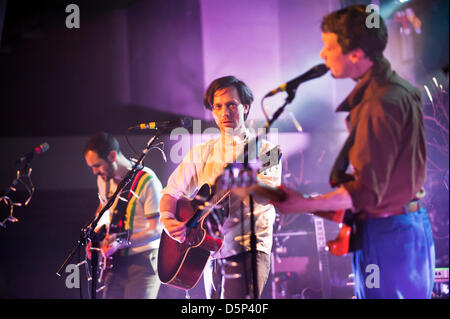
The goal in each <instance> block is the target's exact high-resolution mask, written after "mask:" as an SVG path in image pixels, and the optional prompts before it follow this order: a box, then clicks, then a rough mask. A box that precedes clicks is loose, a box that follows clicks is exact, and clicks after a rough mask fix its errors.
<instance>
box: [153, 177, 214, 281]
mask: <svg viewBox="0 0 450 319" xmlns="http://www.w3.org/2000/svg"><path fill="white" fill-rule="evenodd" d="M212 196H213V191H212V189H211V187H210V186H209V185H208V184H205V185H203V186H202V187H201V188H200V190H199V191H198V193H197V195H196V197H195V198H194V199H193V200H188V199H184V198H182V199H179V200H178V201H177V208H176V214H175V216H176V218H177V219H178V220H180V221H183V222H187V224H186V227H187V231H186V240H185V241H184V242H183V243H179V242H178V241H176V240H174V239H172V238H171V237H170V236H169V235H167V233H166V232H165V231H163V232H162V234H161V240H160V245H159V253H158V275H159V279H160V280H161V282H163V283H164V284H167V285H171V286H174V287H177V288H180V289H186V290H188V289H191V288H193V287H194V286H195V285H196V284H197V283H198V281H199V280H200V278H201V276H202V273H203V270H204V268H205V266H206V263H207V262H208V259H209V257H210V255H211V253H212V252H216V251H218V250H219V249H220V247H222V240H221V239H220V237H219V236H217V234H211V232H210V229H208V227H206V223H205V221H206V219H207V218H208V216H209V215H208V214H203V211H204V206H203V205H204V203H205V201H208V200H210V199H211V197H212Z"/></svg>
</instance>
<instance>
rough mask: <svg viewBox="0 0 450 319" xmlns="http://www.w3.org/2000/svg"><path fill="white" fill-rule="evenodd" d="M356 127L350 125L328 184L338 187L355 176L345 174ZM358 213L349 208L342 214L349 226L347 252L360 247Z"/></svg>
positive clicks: (360, 226)
mask: <svg viewBox="0 0 450 319" xmlns="http://www.w3.org/2000/svg"><path fill="white" fill-rule="evenodd" d="M356 127H357V125H355V126H354V127H352V130H351V132H350V134H349V136H348V137H347V140H346V141H345V143H344V146H343V147H342V149H341V151H340V152H339V155H338V156H337V158H336V160H335V162H334V165H333V169H332V170H331V174H330V186H331V187H338V186H340V185H342V184H343V183H346V182H350V181H353V180H354V179H355V177H354V176H353V175H351V174H347V173H346V172H347V169H348V166H349V165H350V161H349V152H350V148H351V147H352V146H353V144H354V142H355V136H356ZM360 215H361V214H359V213H354V212H353V211H351V210H350V209H347V210H346V211H345V214H344V218H343V221H342V222H343V223H344V224H346V225H348V226H350V227H351V229H352V230H351V234H350V242H349V252H353V251H355V250H357V249H359V248H360V247H361V233H362V232H361V231H360V230H361V228H362V227H363V224H362V221H361V220H360V218H359V217H360Z"/></svg>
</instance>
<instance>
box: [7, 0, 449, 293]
mask: <svg viewBox="0 0 450 319" xmlns="http://www.w3.org/2000/svg"><path fill="white" fill-rule="evenodd" d="M268 2H270V1H266V3H268ZM355 2H356V1H338V0H327V1H322V2H320V3H319V2H314V5H313V4H312V3H313V2H309V1H304V2H302V1H300V2H299V1H293V0H292V1H291V0H286V1H275V0H274V1H272V2H271V4H275V6H276V8H277V10H278V11H277V14H276V15H277V17H278V18H279V39H278V40H279V46H280V48H279V50H280V70H281V71H280V74H281V76H282V78H283V79H284V80H286V79H288V78H290V77H291V76H292V72H297V71H296V70H297V69H299V67H298V65H295V64H292V63H294V61H295V60H296V59H297V58H296V55H297V54H299V55H301V54H303V52H304V51H305V50H308V48H309V42H308V41H306V40H305V38H307V37H308V34H309V33H308V30H309V29H307V28H312V29H316V28H317V26H316V25H314V26H312V27H311V26H310V25H309V24H308V23H309V22H311V21H314V23H318V21H320V16H321V15H323V14H326V13H327V12H329V11H330V10H331V9H333V10H334V9H337V8H339V7H340V6H346V5H349V4H352V3H355ZM69 3H76V4H78V5H79V7H80V8H81V28H80V29H78V30H68V29H67V28H66V27H65V19H66V17H67V15H68V13H66V12H65V7H66V6H67V4H69ZM359 3H364V1H359ZM366 3H368V2H367V1H366ZM380 4H381V6H382V8H388V9H389V8H391V9H392V10H393V12H394V11H395V10H402V9H404V8H406V7H408V6H409V7H411V8H413V9H414V11H415V13H416V15H417V16H418V17H419V18H420V19H421V21H422V33H421V35H418V34H414V33H413V34H412V37H413V41H412V46H409V47H408V48H407V49H408V50H411V52H414V53H415V54H414V55H413V58H412V59H410V60H408V61H406V62H405V61H402V63H403V64H401V63H396V65H397V66H398V68H399V71H400V73H401V71H404V70H406V68H408V70H410V71H411V70H412V71H411V72H412V73H408V72H406V71H405V72H404V74H405V77H406V74H412V75H411V77H412V79H410V80H411V81H412V82H414V83H415V85H416V86H417V87H419V88H420V89H421V90H422V92H423V101H424V110H425V113H426V114H427V115H429V116H431V117H433V116H437V118H436V117H435V119H437V121H438V122H439V123H441V127H444V128H446V129H447V133H446V134H445V130H444V133H442V129H440V128H439V126H436V122H435V121H432V120H428V121H426V126H427V139H428V141H429V145H428V150H429V155H430V159H431V160H432V163H430V165H429V172H428V180H427V185H426V187H427V192H428V196H427V200H426V205H427V209H428V211H429V213H430V217H431V219H432V224H433V231H434V235H435V242H436V252H437V266H439V267H448V263H449V261H448V250H449V248H448V212H449V210H448V95H447V94H443V93H442V92H441V91H440V90H438V89H436V88H435V87H433V85H434V84H433V82H432V80H431V79H432V77H436V78H437V81H438V82H439V83H442V85H443V87H444V89H445V90H446V91H448V29H449V27H448V12H449V11H448V1H443V0H442V1H441V0H435V1H421V0H416V1H410V2H409V3H407V4H404V5H400V4H399V3H398V2H396V1H380ZM245 5H246V6H247V7H248V6H251V5H253V4H252V2H251V1H248V2H245ZM218 6H219V4H218ZM254 6H255V7H256V6H258V1H254ZM308 7H311V10H313V11H308V10H306V8H308ZM236 10H237V9H236ZM314 10H315V11H314ZM298 12H300V14H302V15H303V16H300V19H299V17H298V15H296V14H297V13H298ZM311 12H313V13H314V14H317V18H315V16H312V15H311ZM318 13H320V14H318ZM217 14H218V15H222V16H223V15H227V14H228V13H227V12H217ZM302 17H303V18H302ZM264 18H265V17H264V16H262V17H261V20H263V19H264ZM308 19H309V20H308ZM233 22H236V21H233V20H231V21H229V23H230V24H233ZM203 25H205V17H204V16H202V1H200V0H165V1H146V0H114V1H113V0H111V1H108V0H92V1H89V0H84V1H56V0H35V1H21V0H9V1H5V0H0V37H1V38H0V40H1V42H0V110H1V113H0V114H1V115H0V121H1V122H0V149H1V151H0V164H1V165H0V189H4V190H6V189H7V188H8V186H9V185H10V182H11V181H12V180H13V179H14V178H15V174H16V173H15V160H16V159H17V158H18V157H19V156H21V155H23V154H25V153H27V152H29V151H30V150H32V149H33V148H34V147H35V146H36V145H39V144H40V143H42V142H44V141H47V142H48V143H49V144H50V150H49V151H48V152H46V153H44V154H42V155H40V156H39V158H36V159H35V160H34V162H33V172H32V175H31V177H32V180H33V182H34V184H35V186H36V191H35V193H34V195H33V198H32V200H31V202H30V204H29V205H28V206H26V207H15V208H14V216H15V217H17V218H18V219H19V222H18V223H9V222H8V223H7V224H6V226H7V227H6V228H5V229H0V298H79V297H80V292H79V290H78V289H67V288H66V286H65V279H66V277H65V276H66V275H65V274H64V275H63V276H62V277H58V276H56V271H57V270H58V268H59V267H60V265H61V264H62V263H63V262H64V260H65V258H66V256H67V255H68V254H69V253H70V251H71V250H72V248H73V247H74V246H75V244H76V242H77V240H78V238H79V235H80V228H81V227H82V226H83V225H84V224H85V223H86V222H87V221H89V220H90V218H91V216H92V213H93V212H94V210H95V208H96V206H97V201H98V199H97V195H96V193H97V192H96V189H95V178H94V177H93V176H92V175H91V172H90V171H89V169H88V168H87V167H86V166H85V163H84V160H83V158H82V155H81V152H82V149H83V146H84V143H85V142H86V140H87V138H88V137H89V136H90V135H91V134H92V133H94V132H96V131H100V130H103V131H108V132H110V133H113V134H115V135H116V136H117V137H118V138H119V141H120V143H121V146H122V150H123V151H124V153H125V154H127V155H128V156H134V157H136V154H135V153H134V150H133V149H135V150H137V151H140V150H141V149H142V148H143V147H144V146H145V143H146V141H147V140H148V138H149V135H146V134H138V133H133V134H129V133H128V132H127V130H126V128H128V127H129V126H132V125H135V124H136V123H141V122H143V121H148V120H150V119H151V120H170V119H176V118H179V117H180V116H189V117H192V118H194V119H201V120H202V129H204V128H206V127H210V126H212V123H211V121H210V117H208V114H207V112H205V110H204V109H203V106H202V104H201V99H202V96H203V91H204V89H205V87H206V85H207V83H206V82H207V81H209V79H206V78H205V65H206V63H207V62H208V61H206V58H205V51H204V42H205V38H204V33H203V31H204V30H202V28H203ZM295 25H297V26H298V25H300V27H297V28H298V29H295V28H294V27H293V26H295ZM388 25H389V26H390V27H389V31H390V42H391V47H390V48H388V49H389V52H390V54H391V55H393V56H398V55H400V52H401V51H402V50H403V49H405V47H402V45H403V44H404V42H402V41H403V40H402V38H401V35H400V31H399V30H400V29H399V24H398V23H397V22H395V21H394V19H393V14H391V15H390V16H389V17H388ZM304 30H305V31H304ZM242 32H248V30H242ZM260 32H264V30H263V29H262V30H261V31H260ZM299 34H302V37H301V39H299ZM221 36H224V37H225V34H224V35H221V34H218V35H217V37H221ZM311 37H313V36H311ZM271 40H272V39H269V40H268V41H267V42H268V44H267V45H268V46H271V45H274V44H271ZM301 40H303V41H304V42H302V41H301ZM236 45H237V46H238V47H241V48H242V47H245V45H247V46H251V45H250V44H246V43H238V44H236ZM311 45H316V44H315V43H313V44H311ZM249 50H251V48H250V49H249ZM207 53H208V52H207ZM314 54H315V56H316V57H315V59H316V60H315V61H317V52H314ZM244 62H245V61H244ZM397 62H398V61H397ZM307 66H309V65H304V66H302V68H301V69H304V68H306V67H307ZM402 67H404V69H402ZM292 70H293V71H292ZM445 70H446V72H447V73H445ZM219 75H220V76H221V75H223V74H218V76H219ZM319 81H326V80H322V79H321V80H318V82H317V83H320V84H321V85H324V83H326V84H328V82H319ZM268 83H269V84H268V85H269V86H270V88H273V87H276V85H278V83H277V82H276V81H274V80H272V79H271V78H269V79H268ZM339 85H340V84H337V86H336V87H335V88H336V89H335V90H336V91H337V93H336V95H337V96H338V98H339V97H340V96H345V95H346V94H347V93H348V92H349V90H348V89H347V87H345V89H342V87H341V86H339ZM352 85H353V84H352V83H350V84H349V86H348V87H352ZM424 85H427V86H428V87H429V88H431V91H432V94H433V97H434V101H435V102H436V101H438V100H439V99H441V101H442V105H443V107H444V110H445V109H446V110H447V111H446V114H447V118H445V112H444V113H439V114H438V115H436V113H434V112H433V107H432V105H431V103H430V101H429V99H428V97H427V95H426V93H425V91H424ZM329 87H331V86H326V89H324V88H323V87H319V90H320V91H319V94H315V93H314V94H306V92H307V91H306V90H305V94H304V95H299V96H300V97H298V98H297V99H296V101H294V103H293V105H292V108H291V110H292V111H293V113H294V115H295V116H296V117H297V118H298V119H300V122H301V123H302V126H303V128H304V131H305V134H304V136H306V137H307V139H308V141H309V144H308V147H307V148H306V149H302V151H301V152H297V153H295V152H294V153H293V154H291V155H289V156H286V157H285V158H284V160H283V161H284V162H283V165H284V177H283V180H284V182H285V183H289V184H290V185H292V186H295V187H298V188H299V189H301V190H302V191H303V192H305V193H309V192H313V191H315V192H326V191H328V190H329V186H328V185H327V183H326V181H327V179H328V172H329V170H330V168H331V165H332V164H333V159H334V158H335V156H336V154H337V152H338V150H339V148H340V145H341V142H342V141H343V139H344V138H345V134H346V133H345V129H344V128H343V126H342V123H341V122H337V121H336V115H335V114H334V108H335V107H336V105H337V103H339V102H340V101H339V100H338V101H335V100H333V101H328V100H326V99H324V97H325V96H328V95H331V92H330V89H329ZM309 88H310V87H309V86H305V89H309ZM264 89H265V88H264ZM311 89H312V87H311ZM305 101H307V102H310V103H311V104H315V107H314V108H309V109H305V108H303V107H302V105H303V104H302V103H304V102H305ZM259 102H260V101H259V100H257V99H255V103H254V106H253V110H252V112H253V113H254V112H255V110H256V108H258V106H259ZM301 102H302V103H301ZM255 105H256V106H255ZM251 114H252V113H251ZM255 120H256V121H258V120H260V119H258V118H255ZM276 127H277V128H278V129H279V130H280V132H282V133H284V132H285V133H289V132H294V127H293V125H292V123H290V122H289V121H287V120H286V118H281V119H280V121H278V123H276ZM126 136H128V138H129V143H130V144H131V146H130V144H129V143H128V142H127V140H126V138H125V137H126ZM162 140H163V141H164V142H165V150H166V151H168V150H170V147H171V146H172V145H173V143H174V142H175V141H171V140H170V139H169V136H164V137H163V138H162ZM300 141H301V140H300V139H298V140H293V139H292V140H291V141H290V142H289V145H287V146H292V147H294V146H295V145H296V144H300ZM437 146H440V147H437ZM145 165H147V166H149V167H151V168H152V169H153V170H155V172H157V174H158V176H159V178H160V180H161V181H162V183H163V185H165V183H166V182H167V178H168V176H169V174H170V172H171V171H172V170H173V168H174V167H175V166H176V165H175V163H173V162H170V161H169V162H168V163H165V162H164V160H163V158H162V156H161V155H160V153H159V152H158V151H156V150H152V151H151V152H150V154H149V156H148V158H147V159H146V161H145ZM446 185H447V186H446ZM21 190H23V189H19V191H21ZM0 205H1V206H0V221H2V220H3V219H4V218H6V216H7V215H8V210H7V207H6V205H4V203H1V204H0ZM325 228H326V235H327V239H334V238H335V236H336V234H337V232H338V228H337V225H335V224H332V223H329V222H325ZM298 231H302V232H304V233H306V234H305V235H292V236H285V237H280V238H283V240H284V242H282V243H280V245H274V251H275V252H276V253H274V256H278V258H280V260H281V261H283V263H281V265H284V266H285V267H284V268H283V269H281V268H279V267H278V266H274V272H277V273H276V274H274V275H273V276H272V275H271V277H270V278H269V282H268V284H267V285H266V289H265V291H264V294H263V297H265V298H272V297H273V296H275V297H276V298H318V297H320V274H319V271H318V260H319V255H318V254H317V250H316V244H315V240H316V238H315V236H314V235H315V233H314V225H313V220H312V218H311V217H309V216H305V215H301V216H291V217H289V218H280V220H279V221H278V222H277V225H276V232H277V233H279V234H284V233H289V232H298ZM277 249H278V250H277ZM74 258H75V260H73V261H71V262H72V263H75V261H77V258H78V257H77V255H75V257H74ZM288 258H291V259H288ZM328 261H329V263H330V274H329V282H330V283H331V285H332V294H331V296H330V297H332V298H351V296H352V290H351V286H347V283H348V282H349V281H350V282H351V280H350V279H349V278H348V275H349V274H350V273H351V267H350V259H349V257H348V256H347V257H334V256H328ZM277 267H278V268H277ZM277 269H278V270H280V271H278V270H277ZM81 272H82V273H83V271H81ZM275 277H277V278H278V279H277V280H278V281H277V283H278V284H277V285H275V286H274V287H275V288H276V289H277V290H276V291H273V290H272V283H274V282H275V280H274V279H275ZM82 284H83V286H84V288H86V284H85V282H82ZM84 297H86V291H84ZM159 297H160V298H183V297H184V292H183V291H180V290H177V289H174V288H169V287H163V288H162V289H161V292H160V296H159ZM191 297H192V298H203V297H204V293H203V284H202V282H200V283H199V285H198V286H197V287H196V288H195V289H193V290H192V291H191Z"/></svg>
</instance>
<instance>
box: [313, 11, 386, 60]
mask: <svg viewBox="0 0 450 319" xmlns="http://www.w3.org/2000/svg"><path fill="white" fill-rule="evenodd" d="M370 14H372V13H370V12H367V11H366V6H364V5H360V4H356V5H352V6H349V7H346V8H343V9H341V10H337V11H334V12H332V13H330V14H329V15H326V16H325V17H324V18H323V20H322V25H321V29H322V32H325V33H326V32H331V33H335V34H337V36H338V43H339V45H340V46H341V48H342V53H344V54H346V53H348V52H350V51H352V50H354V49H356V48H360V49H361V50H363V51H364V53H365V55H366V56H367V57H368V58H369V59H370V60H372V61H374V62H375V61H376V60H379V59H380V58H381V57H382V56H383V51H384V49H385V48H386V44H387V40H388V32H387V28H386V24H385V23H384V20H383V19H382V18H381V16H378V17H379V22H380V23H379V26H373V27H368V26H367V25H366V22H367V18H368V17H369V15H370Z"/></svg>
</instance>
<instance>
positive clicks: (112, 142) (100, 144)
mask: <svg viewBox="0 0 450 319" xmlns="http://www.w3.org/2000/svg"><path fill="white" fill-rule="evenodd" d="M119 147H120V145H119V142H118V141H117V139H116V138H115V137H114V136H112V135H111V134H108V133H105V132H98V133H95V134H94V135H92V136H91V137H90V138H89V140H88V142H87V143H86V146H85V147H84V151H83V155H86V153H87V152H88V151H94V152H96V153H97V154H98V156H99V157H101V158H103V159H104V160H108V155H109V153H110V152H111V151H116V152H117V153H120V149H119Z"/></svg>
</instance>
